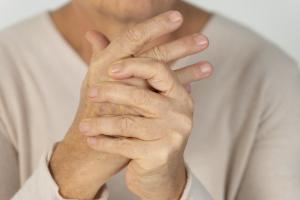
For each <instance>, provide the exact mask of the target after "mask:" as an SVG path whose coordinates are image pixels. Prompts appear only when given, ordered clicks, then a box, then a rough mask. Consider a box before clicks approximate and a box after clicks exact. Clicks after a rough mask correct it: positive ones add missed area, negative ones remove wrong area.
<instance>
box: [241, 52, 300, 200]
mask: <svg viewBox="0 0 300 200" xmlns="http://www.w3.org/2000/svg"><path fill="white" fill-rule="evenodd" d="M274 59H275V60H277V59H276V57H273V60H274ZM276 63H277V65H278V63H279V65H281V66H280V67H277V66H276V64H274V65H273V71H269V73H271V74H272V75H270V78H268V80H267V83H266V88H265V92H264V106H263V107H264V110H263V112H262V117H261V123H260V125H259V127H258V131H257V137H256V141H255V144H254V146H253V148H252V152H251V155H250V158H249V161H248V165H247V168H246V171H245V173H244V176H243V180H242V182H241V185H240V189H239V193H238V195H237V200H253V199H255V200H292V199H299V198H300V76H299V71H298V69H297V67H296V66H295V65H292V67H291V65H289V66H286V64H285V63H282V62H281V63H280V62H279V61H278V62H276ZM274 70H275V71H276V72H274ZM274 73H275V75H274Z"/></svg>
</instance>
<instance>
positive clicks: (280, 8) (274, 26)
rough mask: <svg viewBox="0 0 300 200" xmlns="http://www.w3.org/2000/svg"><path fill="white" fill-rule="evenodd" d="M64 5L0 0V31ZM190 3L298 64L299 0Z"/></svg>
mask: <svg viewBox="0 0 300 200" xmlns="http://www.w3.org/2000/svg"><path fill="white" fill-rule="evenodd" d="M120 1H121V0H120ZM137 1H138V0H137ZM64 2H66V0H0V29H1V28H4V27H6V26H8V25H10V24H11V23H14V22H17V21H19V20H21V19H23V18H25V17H28V16H31V15H34V14H36V13H38V12H41V11H42V10H46V9H52V8H55V7H56V6H58V5H59V4H61V3H64ZM190 2H192V3H194V4H196V5H199V6H202V7H204V8H207V9H209V10H211V11H213V12H217V13H221V14H223V15H225V16H227V17H229V18H231V19H234V20H235V21H238V22H241V23H243V24H244V25H246V26H248V27H250V28H252V29H253V30H255V31H256V32H258V33H260V34H261V35H263V36H264V37H266V38H268V39H269V40H271V41H273V42H274V43H276V44H278V45H279V46H280V47H282V48H283V49H284V50H285V51H286V52H287V53H288V54H290V55H291V56H292V57H294V58H295V59H297V61H298V63H300V0H190Z"/></svg>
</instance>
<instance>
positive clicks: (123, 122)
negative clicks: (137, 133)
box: [120, 116, 135, 136]
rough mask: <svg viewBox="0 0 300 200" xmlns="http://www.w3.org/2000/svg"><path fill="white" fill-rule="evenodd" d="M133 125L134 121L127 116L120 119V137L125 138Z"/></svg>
mask: <svg viewBox="0 0 300 200" xmlns="http://www.w3.org/2000/svg"><path fill="white" fill-rule="evenodd" d="M134 123H135V122H134V119H133V118H131V117H129V116H122V117H120V129H121V133H122V135H124V136H127V135H128V133H129V131H130V130H131V129H132V127H133V124H134Z"/></svg>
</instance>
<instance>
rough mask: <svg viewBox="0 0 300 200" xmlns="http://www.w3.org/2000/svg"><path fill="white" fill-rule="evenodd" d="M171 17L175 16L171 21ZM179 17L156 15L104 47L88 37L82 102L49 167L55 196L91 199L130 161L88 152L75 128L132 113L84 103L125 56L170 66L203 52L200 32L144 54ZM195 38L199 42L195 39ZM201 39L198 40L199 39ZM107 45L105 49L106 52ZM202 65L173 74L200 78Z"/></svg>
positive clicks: (171, 13) (187, 79)
mask: <svg viewBox="0 0 300 200" xmlns="http://www.w3.org/2000/svg"><path fill="white" fill-rule="evenodd" d="M171 16H175V17H176V16H179V18H178V20H177V21H172V20H171V18H170V17H171ZM182 21H183V20H182V16H181V15H180V14H179V13H178V12H176V11H169V12H167V13H164V14H161V15H159V16H157V17H154V18H152V19H150V20H147V21H146V22H144V23H140V24H137V25H135V26H133V27H132V28H130V29H128V31H126V32H125V33H124V34H123V35H121V36H120V37H118V38H117V39H115V40H114V41H112V42H111V43H110V44H109V45H108V47H106V46H107V44H108V43H105V41H104V40H103V39H102V40H101V38H100V37H99V35H98V36H97V35H95V33H92V35H90V36H89V40H90V42H92V45H93V50H94V54H93V58H92V61H91V64H90V66H89V69H88V73H87V75H86V77H85V80H84V81H83V84H82V88H81V99H80V104H79V108H78V110H77V114H76V116H75V119H74V121H73V124H72V125H71V127H70V129H69V131H68V133H67V134H66V136H65V138H64V139H63V141H62V142H60V143H59V144H58V145H57V147H56V148H55V150H54V152H53V155H52V158H51V161H50V168H51V172H52V174H53V176H54V179H55V181H56V182H57V184H58V186H59V188H60V193H61V195H62V196H64V197H65V198H76V199H93V198H94V197H95V196H96V194H97V192H98V191H99V189H100V188H101V187H102V185H104V184H105V182H106V181H107V180H108V179H109V178H110V177H111V176H113V175H114V174H116V173H117V172H119V171H120V170H121V169H122V168H123V167H124V166H126V164H127V163H128V162H129V160H128V159H127V158H124V157H121V156H118V155H113V154H107V153H101V152H97V151H95V150H92V149H91V148H89V146H88V145H87V144H86V138H85V137H84V136H83V135H82V134H80V131H79V124H80V122H81V121H82V120H83V119H86V118H95V117H97V116H101V115H120V114H127V115H136V114H137V113H136V112H135V111H134V110H133V109H128V108H125V107H121V106H117V105H113V104H102V105H100V106H99V105H96V104H92V103H90V102H88V101H87V100H86V99H87V98H86V97H87V95H88V94H87V91H88V88H89V86H94V85H97V84H101V82H104V81H113V80H112V79H111V78H110V77H109V75H108V67H109V66H111V65H112V64H113V63H116V62H118V61H120V60H122V59H125V58H128V57H130V56H139V57H150V58H153V59H157V60H159V61H163V62H165V63H171V62H173V61H175V60H177V59H180V58H183V57H186V56H188V55H191V54H194V53H197V52H200V51H202V50H204V49H205V48H206V47H207V45H208V41H207V39H206V38H205V37H204V36H201V35H199V34H197V35H192V36H187V37H184V38H181V39H179V40H176V41H173V42H170V43H168V44H165V45H161V46H158V47H153V48H151V49H150V50H143V48H144V46H145V45H147V44H148V43H149V42H151V41H154V40H156V39H158V38H160V37H161V36H164V35H166V34H170V33H172V32H174V31H176V30H177V29H178V28H179V27H180V26H181V24H182ZM195 38H198V39H197V40H195ZM201 38H202V39H201ZM105 47H106V48H105ZM205 64H206V63H203V62H200V63H198V64H195V65H191V66H187V67H185V68H183V69H181V70H178V71H176V74H177V76H178V78H179V80H180V81H181V83H182V84H184V85H185V84H189V83H190V82H191V81H195V80H200V79H202V78H205V77H207V76H208V74H205V73H204V74H203V73H201V68H202V67H205V66H207V65H205ZM125 81H126V82H127V83H128V84H133V85H139V86H141V87H147V84H146V83H145V82H143V81H141V80H138V79H135V80H125Z"/></svg>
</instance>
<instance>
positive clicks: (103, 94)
mask: <svg viewBox="0 0 300 200" xmlns="http://www.w3.org/2000/svg"><path fill="white" fill-rule="evenodd" d="M98 91H99V92H98V99H99V100H100V101H106V100H107V98H108V96H109V95H110V91H111V90H110V85H108V84H101V85H99V86H98Z"/></svg>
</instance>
